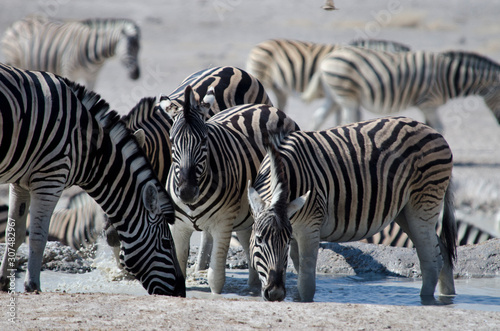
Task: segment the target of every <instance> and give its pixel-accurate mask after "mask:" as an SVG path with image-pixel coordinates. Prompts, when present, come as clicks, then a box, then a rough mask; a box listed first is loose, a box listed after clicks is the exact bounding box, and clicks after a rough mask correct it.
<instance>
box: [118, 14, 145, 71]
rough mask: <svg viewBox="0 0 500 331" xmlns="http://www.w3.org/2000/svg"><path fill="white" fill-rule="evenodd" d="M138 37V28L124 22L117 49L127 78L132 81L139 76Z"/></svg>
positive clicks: (139, 33) (130, 22)
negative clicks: (125, 69)
mask: <svg viewBox="0 0 500 331" xmlns="http://www.w3.org/2000/svg"><path fill="white" fill-rule="evenodd" d="M140 37H141V31H140V29H139V27H138V26H137V25H136V24H135V23H133V22H132V21H125V23H124V25H123V28H122V30H121V38H120V41H119V43H118V48H117V49H118V52H119V53H118V55H119V56H120V60H121V62H122V64H123V65H124V66H125V68H127V70H128V74H129V77H130V78H131V79H133V80H136V79H138V78H139V77H140V75H141V71H140V68H139V58H138V55H139V49H140Z"/></svg>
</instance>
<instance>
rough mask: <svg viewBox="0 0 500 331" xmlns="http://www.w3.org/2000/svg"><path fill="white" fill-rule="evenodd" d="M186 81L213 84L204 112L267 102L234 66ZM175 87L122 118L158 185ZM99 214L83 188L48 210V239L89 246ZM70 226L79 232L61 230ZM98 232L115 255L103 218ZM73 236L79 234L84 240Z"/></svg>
mask: <svg viewBox="0 0 500 331" xmlns="http://www.w3.org/2000/svg"><path fill="white" fill-rule="evenodd" d="M186 82H189V83H192V84H193V86H194V87H193V89H195V90H196V91H197V92H199V93H206V92H208V90H209V88H210V87H212V88H213V91H214V93H215V100H214V105H213V106H212V107H211V110H210V111H209V116H211V114H215V113H216V112H220V111H221V110H224V109H226V108H230V107H232V106H234V105H236V104H237V103H238V102H239V103H269V104H270V99H269V97H268V96H267V94H266V92H265V91H264V89H263V87H262V85H261V84H260V83H259V82H258V81H257V80H256V79H255V78H253V77H252V76H250V75H249V74H247V73H246V72H244V71H243V70H241V69H238V68H236V67H229V66H225V67H214V68H209V69H204V70H201V71H198V72H196V73H194V74H192V75H190V76H188V77H187V78H186V79H185V80H184V81H183V82H182V83H181V85H180V86H181V87H182V86H185V85H184V84H185V83H186ZM178 89H179V88H177V89H176V90H174V92H172V93H171V94H170V95H169V96H164V95H161V96H160V97H158V98H156V97H145V98H142V99H141V100H140V101H139V102H138V103H137V104H136V105H135V106H134V107H133V108H132V110H130V112H129V113H128V114H126V115H125V116H123V117H122V120H123V121H124V122H125V124H126V126H127V128H129V129H130V130H132V131H134V132H135V133H136V134H138V133H139V132H142V134H141V135H137V136H141V137H142V138H140V139H139V140H140V145H141V146H142V149H143V150H144V152H145V153H146V156H147V157H148V159H149V161H150V163H151V165H152V167H153V170H154V171H155V173H156V174H157V175H158V179H159V180H160V182H161V184H162V186H165V184H166V179H167V175H168V171H169V169H170V165H171V163H172V156H171V143H170V139H169V136H170V129H171V126H172V121H173V120H172V118H171V116H170V114H171V113H176V111H175V109H176V107H182V104H183V100H184V95H183V96H182V97H180V96H179V94H178V93H177V90H178ZM0 207H1V206H0ZM5 208H7V206H5ZM0 212H1V210H0ZM0 215H1V214H0ZM103 219H104V220H105V219H106V215H105V214H104V212H102V211H101V208H100V207H99V205H98V204H96V203H95V201H94V200H93V199H91V198H90V197H88V196H86V194H85V193H82V194H78V195H77V196H75V197H73V198H72V199H70V203H69V205H68V206H67V207H66V208H63V209H60V210H56V211H55V212H54V215H53V217H52V219H51V223H50V228H49V238H51V239H53V240H58V241H61V242H63V243H72V242H74V243H73V244H70V246H72V247H73V248H75V249H79V248H80V246H79V245H81V244H83V246H85V247H86V246H88V245H92V244H94V243H95V240H96V239H97V235H98V234H100V233H101V232H102V231H101V230H102V222H103ZM2 220H5V223H6V222H7V217H5V218H0V229H1V225H2ZM73 228H74V229H75V230H77V229H78V230H79V231H78V232H76V231H74V232H73V231H68V230H65V229H73ZM104 231H105V235H106V241H107V243H108V244H109V245H110V246H111V247H112V249H113V251H114V253H115V256H116V255H117V254H116V253H117V252H116V247H117V245H119V240H118V237H117V234H116V231H114V228H113V227H112V226H110V224H109V222H105V223H104ZM90 233H92V236H90V235H89V234H90ZM202 237H203V238H204V240H203V241H202V242H203V243H204V245H203V247H205V248H204V249H200V257H199V259H198V261H199V263H198V264H197V266H196V267H197V270H201V269H205V268H206V267H207V264H208V262H207V261H206V260H207V259H208V256H207V255H206V252H207V250H208V249H209V247H210V245H211V241H210V239H211V238H207V237H206V236H205V235H202ZM74 238H85V243H82V240H76V239H74Z"/></svg>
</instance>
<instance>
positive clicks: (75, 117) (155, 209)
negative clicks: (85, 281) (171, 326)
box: [0, 65, 185, 296]
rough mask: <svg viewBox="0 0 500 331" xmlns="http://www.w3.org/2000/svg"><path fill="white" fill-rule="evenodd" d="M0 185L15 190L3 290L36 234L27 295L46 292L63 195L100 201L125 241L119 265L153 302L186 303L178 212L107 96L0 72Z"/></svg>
mask: <svg viewBox="0 0 500 331" xmlns="http://www.w3.org/2000/svg"><path fill="white" fill-rule="evenodd" d="M0 105H2V106H1V109H0V110H1V113H0V115H1V118H2V120H1V121H0V123H1V128H0V183H10V192H9V193H10V194H9V195H10V200H9V224H8V227H7V231H6V239H7V245H6V249H5V254H4V258H3V262H2V266H1V270H0V285H1V287H2V289H4V290H5V289H7V288H8V278H7V277H9V276H10V275H11V274H12V273H13V272H14V270H12V269H13V268H14V266H15V253H16V251H17V249H18V247H19V245H20V244H21V243H22V242H23V241H24V239H25V234H26V217H27V215H28V213H29V214H30V216H31V224H30V229H29V254H28V270H27V273H26V280H25V285H24V286H25V290H26V291H28V292H29V291H36V290H40V268H41V263H42V256H43V251H44V248H45V244H46V242H47V237H48V229H49V222H50V216H51V215H52V212H53V210H54V207H55V205H56V203H57V201H58V200H59V198H60V196H61V193H62V191H63V189H64V188H66V187H69V186H72V185H77V186H80V187H81V188H83V189H84V190H85V191H86V192H87V193H89V195H90V196H91V197H92V198H94V199H95V200H96V202H97V203H98V204H99V205H100V206H101V207H102V209H103V210H104V211H105V212H106V214H107V215H108V217H109V221H110V222H111V223H112V224H113V227H114V228H115V229H116V231H117V233H118V236H119V238H120V242H121V254H120V260H121V263H122V264H123V265H124V267H125V269H126V270H127V271H129V272H130V273H131V274H133V275H134V276H135V277H136V278H137V279H138V280H139V281H141V283H142V285H143V286H144V288H145V289H146V290H147V291H148V293H150V294H165V295H177V296H185V282H184V277H183V275H182V272H181V270H180V268H179V265H178V262H177V260H176V253H175V247H174V243H173V241H172V236H171V233H170V229H169V227H168V223H171V222H173V221H174V220H175V218H174V208H173V205H172V203H171V201H170V198H169V196H168V193H167V192H166V191H165V189H164V187H163V186H162V185H161V183H160V182H159V180H158V178H157V176H156V174H154V172H153V170H152V168H151V165H150V163H149V162H148V160H147V159H146V157H145V156H144V153H143V152H142V150H141V149H140V147H139V146H138V144H137V141H136V140H135V138H134V137H133V135H131V134H130V131H129V130H128V129H127V128H126V126H125V124H124V122H123V121H121V120H120V118H119V115H118V114H117V113H116V112H114V111H109V105H108V104H107V103H106V102H105V101H104V100H102V99H100V96H99V95H97V94H95V93H93V92H90V91H88V90H86V89H85V88H83V87H81V86H79V85H76V84H74V83H71V82H70V81H68V80H67V79H65V78H61V77H59V76H56V75H54V74H51V73H48V72H38V71H25V70H21V69H17V68H14V67H10V66H6V65H0Z"/></svg>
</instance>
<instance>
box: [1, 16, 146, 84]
mask: <svg viewBox="0 0 500 331" xmlns="http://www.w3.org/2000/svg"><path fill="white" fill-rule="evenodd" d="M139 42H140V30H139V27H138V26H137V25H136V24H135V23H134V22H133V21H131V20H128V19H87V20H83V21H60V20H53V19H49V18H46V17H41V16H28V17H26V18H24V19H23V20H20V21H17V22H15V23H14V24H13V25H12V26H11V27H10V28H9V29H8V30H7V31H6V32H5V34H4V36H3V39H2V50H3V52H4V55H5V59H6V60H5V62H6V63H7V64H10V65H12V66H15V67H18V68H22V69H28V70H43V71H50V72H52V73H55V74H58V75H61V76H63V77H67V78H68V79H71V80H73V81H77V80H83V81H84V82H85V84H86V87H87V88H88V89H93V88H94V85H95V82H96V79H97V74H98V73H99V71H100V69H101V67H102V66H103V64H104V62H105V61H106V60H107V59H109V58H112V57H114V56H116V57H118V58H120V61H121V62H122V64H123V65H124V66H125V67H126V68H127V71H128V74H129V76H130V78H131V79H137V78H139V76H140V68H139V62H138V53H139V48H140V44H139Z"/></svg>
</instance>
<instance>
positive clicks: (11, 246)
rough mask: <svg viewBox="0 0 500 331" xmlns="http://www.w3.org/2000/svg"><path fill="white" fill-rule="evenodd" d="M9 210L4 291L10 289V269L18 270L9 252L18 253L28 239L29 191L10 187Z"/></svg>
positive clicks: (3, 268)
mask: <svg viewBox="0 0 500 331" xmlns="http://www.w3.org/2000/svg"><path fill="white" fill-rule="evenodd" d="M9 199H10V201H9V206H10V208H9V210H8V218H7V227H6V229H5V243H6V245H5V253H4V255H3V261H2V267H1V273H0V275H1V276H0V286H1V288H2V289H3V290H6V289H8V282H7V281H6V278H5V275H7V271H8V269H16V268H17V266H16V265H15V263H12V262H11V261H12V260H9V257H11V258H14V257H15V254H14V256H12V254H9V252H17V250H18V248H19V246H21V243H23V242H24V241H25V239H26V219H27V217H28V213H29V209H28V207H27V206H29V204H30V194H29V192H28V191H26V190H23V189H21V188H20V187H18V186H17V185H14V184H11V185H10V186H9Z"/></svg>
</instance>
